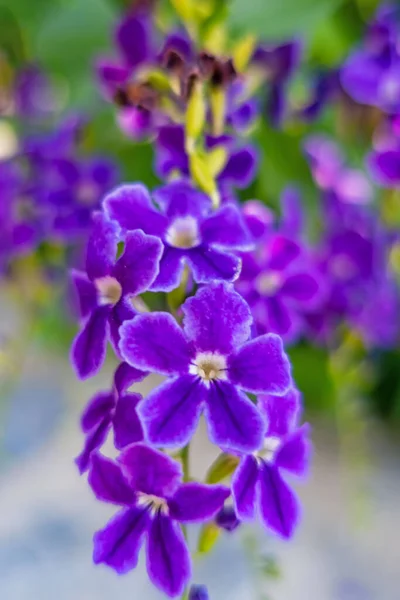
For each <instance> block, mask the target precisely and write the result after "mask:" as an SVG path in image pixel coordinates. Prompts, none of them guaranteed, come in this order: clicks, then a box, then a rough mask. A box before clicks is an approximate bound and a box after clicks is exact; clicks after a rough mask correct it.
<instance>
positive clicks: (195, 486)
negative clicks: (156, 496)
mask: <svg viewBox="0 0 400 600" xmlns="http://www.w3.org/2000/svg"><path fill="white" fill-rule="evenodd" d="M229 494H230V491H229V488H227V487H225V486H222V485H203V484H201V483H184V484H183V485H181V486H179V488H178V489H177V490H176V492H175V494H174V495H173V496H172V498H170V499H169V500H168V507H169V514H170V516H171V518H172V519H176V520H177V521H181V522H182V523H191V522H196V521H206V520H207V519H211V517H213V516H214V515H215V514H216V513H217V512H218V511H219V510H220V509H221V508H222V506H223V504H224V502H225V500H226V499H227V498H228V496H229Z"/></svg>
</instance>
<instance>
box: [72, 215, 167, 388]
mask: <svg viewBox="0 0 400 600" xmlns="http://www.w3.org/2000/svg"><path fill="white" fill-rule="evenodd" d="M93 221H94V227H93V232H92V234H91V236H90V238H89V242H88V247H87V254H86V273H83V272H79V271H73V272H72V278H73V281H74V283H75V286H76V289H77V293H78V299H79V307H80V315H81V318H82V329H81V331H80V332H79V333H78V335H77V337H76V338H75V341H74V343H73V346H72V353H71V358H72V363H73V365H74V367H75V370H76V373H77V375H78V377H79V378H80V379H85V378H87V377H89V376H91V375H94V374H95V373H97V371H98V370H99V369H100V367H101V365H102V364H103V362H104V359H105V354H106V347H107V341H108V339H109V338H110V341H111V342H112V344H113V346H114V349H115V350H116V352H118V342H119V333H118V329H119V327H120V325H121V323H122V322H123V321H124V320H126V319H132V317H133V316H134V315H135V314H136V311H135V310H134V308H133V305H132V303H131V300H132V298H133V297H134V296H136V295H138V294H141V293H143V292H144V291H146V290H147V289H148V288H149V286H150V285H151V284H152V282H153V281H154V279H155V277H156V276H157V274H158V264H159V259H160V256H161V252H162V245H161V242H160V240H159V239H158V238H156V237H154V236H149V235H145V234H144V233H143V232H142V231H139V230H138V231H133V232H130V233H128V234H127V235H126V236H125V248H124V252H123V254H122V256H121V257H120V258H119V259H118V260H116V256H117V243H118V241H119V229H118V226H117V225H116V224H115V223H111V222H110V221H107V219H106V218H105V217H104V215H103V214H102V213H95V214H94V216H93Z"/></svg>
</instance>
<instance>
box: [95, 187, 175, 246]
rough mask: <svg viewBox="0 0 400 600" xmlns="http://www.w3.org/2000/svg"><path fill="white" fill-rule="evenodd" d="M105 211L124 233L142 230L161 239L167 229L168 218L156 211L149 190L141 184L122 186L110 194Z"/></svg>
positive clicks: (105, 201)
mask: <svg viewBox="0 0 400 600" xmlns="http://www.w3.org/2000/svg"><path fill="white" fill-rule="evenodd" d="M104 210H105V212H106V214H107V215H108V217H109V218H110V219H112V220H114V221H116V222H117V223H118V224H119V226H120V227H121V229H122V230H123V231H124V232H126V231H134V230H135V229H142V230H143V231H144V232H145V233H148V234H151V235H156V236H159V237H161V236H162V235H163V233H164V231H165V230H166V228H167V224H168V222H167V219H166V217H165V216H164V215H161V214H160V213H159V212H157V211H156V210H155V208H154V207H153V205H152V203H151V198H150V194H149V192H148V190H147V188H146V187H145V186H144V185H142V184H140V183H137V184H133V185H122V186H120V187H118V188H117V189H115V190H114V191H113V192H111V194H108V196H106V198H105V200H104Z"/></svg>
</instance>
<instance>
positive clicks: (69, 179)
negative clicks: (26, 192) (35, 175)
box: [44, 157, 117, 240]
mask: <svg viewBox="0 0 400 600" xmlns="http://www.w3.org/2000/svg"><path fill="white" fill-rule="evenodd" d="M44 172H45V175H44V177H45V194H44V195H45V198H44V202H47V203H48V205H49V208H50V209H51V212H52V233H53V235H55V236H56V237H62V238H66V239H67V240H70V239H71V237H72V238H73V237H74V236H76V235H79V234H82V233H83V232H86V231H88V230H89V229H90V225H91V222H92V214H93V211H94V210H97V209H99V208H100V205H101V201H102V199H103V197H104V196H105V194H106V193H107V192H108V191H110V189H111V188H112V187H113V186H114V185H115V183H116V181H117V167H116V165H115V164H114V163H113V162H112V161H110V160H108V159H105V158H97V157H96V158H90V159H87V160H86V161H84V160H82V159H79V160H76V159H67V158H63V159H58V160H55V161H52V162H51V163H50V164H49V165H48V166H47V168H45V169H44Z"/></svg>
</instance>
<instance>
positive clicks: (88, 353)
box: [71, 306, 110, 379]
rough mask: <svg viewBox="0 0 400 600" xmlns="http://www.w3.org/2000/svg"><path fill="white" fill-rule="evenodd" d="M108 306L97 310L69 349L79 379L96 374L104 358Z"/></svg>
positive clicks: (107, 327) (107, 328)
mask: <svg viewBox="0 0 400 600" xmlns="http://www.w3.org/2000/svg"><path fill="white" fill-rule="evenodd" d="M109 314H110V309H109V307H108V306H102V307H100V308H97V309H96V310H95V311H94V312H93V313H92V314H91V315H90V317H89V319H88V320H87V321H86V323H85V325H84V327H83V329H82V331H81V332H80V333H78V335H77V336H76V338H75V340H74V343H73V345H72V349H71V360H72V364H73V366H74V368H75V371H76V374H77V376H78V377H79V379H86V378H87V377H90V376H91V375H94V374H95V373H97V371H98V370H99V369H100V367H101V365H102V364H103V362H104V359H105V357H106V348H107V338H108V331H109V326H108V317H109Z"/></svg>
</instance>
